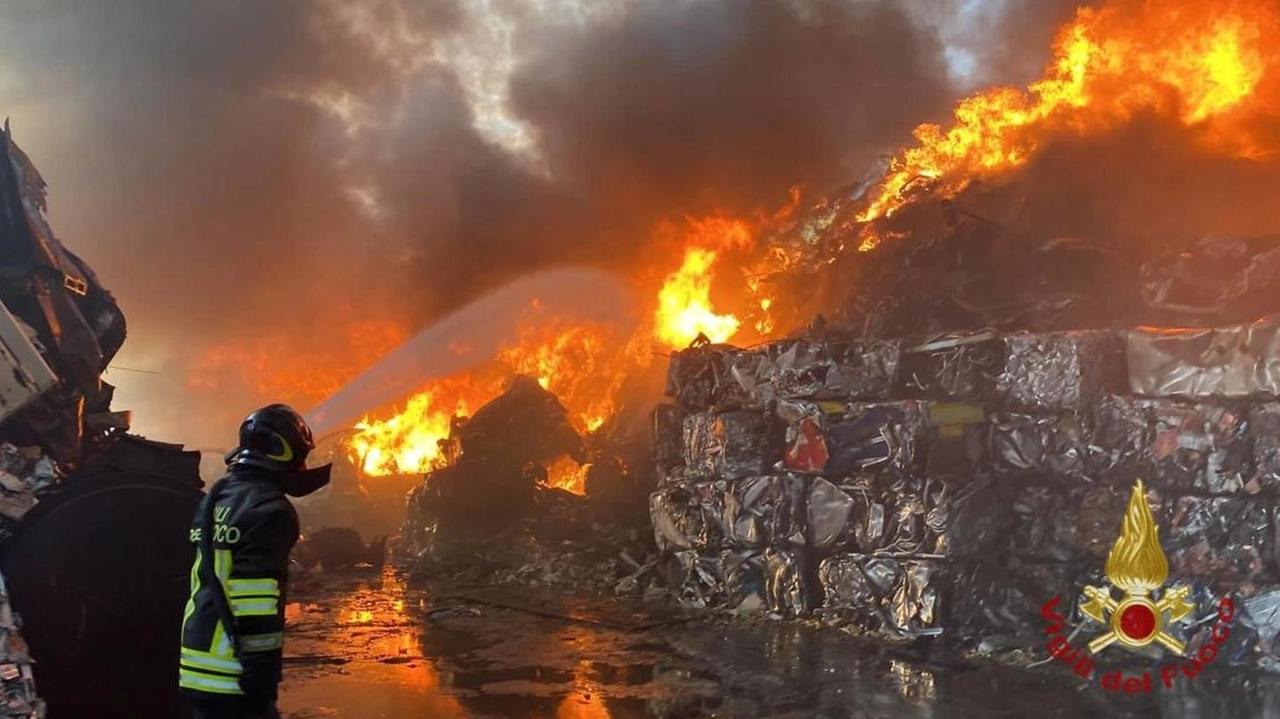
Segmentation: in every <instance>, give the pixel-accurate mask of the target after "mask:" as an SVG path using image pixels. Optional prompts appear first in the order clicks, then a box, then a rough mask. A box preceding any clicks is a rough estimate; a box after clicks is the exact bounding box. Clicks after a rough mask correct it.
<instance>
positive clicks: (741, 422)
mask: <svg viewBox="0 0 1280 719" xmlns="http://www.w3.org/2000/svg"><path fill="white" fill-rule="evenodd" d="M770 434H771V427H770V423H769V421H768V418H767V417H766V416H765V415H764V414H762V413H760V412H755V411H750V410H741V411H734V412H723V413H720V414H707V413H700V414H693V415H690V416H688V417H686V418H685V421H684V458H685V465H686V466H687V467H688V468H689V469H690V470H693V471H694V472H697V473H699V474H704V475H707V476H711V477H717V478H720V479H739V478H742V477H750V476H753V475H762V474H765V473H767V471H768V469H769V468H770V467H771V466H772V465H773V458H774V456H775V455H774V449H775V443H774V442H772V441H770V439H771V437H770Z"/></svg>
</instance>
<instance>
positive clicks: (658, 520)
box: [649, 482, 725, 552]
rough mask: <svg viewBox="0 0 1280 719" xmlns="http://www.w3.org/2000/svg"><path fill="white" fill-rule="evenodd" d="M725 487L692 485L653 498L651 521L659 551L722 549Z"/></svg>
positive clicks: (669, 488)
mask: <svg viewBox="0 0 1280 719" xmlns="http://www.w3.org/2000/svg"><path fill="white" fill-rule="evenodd" d="M724 491H725V490H724V485H723V484H722V483H717V482H690V483H688V484H684V485H671V486H666V487H662V488H660V489H658V490H657V491H656V492H653V493H652V494H650V495H649V519H650V521H651V522H652V524H653V536H654V541H655V542H656V544H657V546H658V549H659V550H660V551H664V552H673V551H678V550H687V549H708V548H719V547H721V546H722V545H723V544H724V542H725V538H724V527H725V519H724V516H725V508H724Z"/></svg>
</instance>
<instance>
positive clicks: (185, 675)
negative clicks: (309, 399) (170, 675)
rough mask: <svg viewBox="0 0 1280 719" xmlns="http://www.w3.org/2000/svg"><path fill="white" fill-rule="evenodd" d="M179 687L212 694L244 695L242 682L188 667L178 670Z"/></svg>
mask: <svg viewBox="0 0 1280 719" xmlns="http://www.w3.org/2000/svg"><path fill="white" fill-rule="evenodd" d="M178 686H180V687H182V688H183V689H194V690H196V691H200V692H209V693H212V694H244V691H243V690H241V689H240V682H239V681H237V680H236V679H234V678H232V677H220V676H218V675H216V674H206V673H204V672H198V671H196V670H194V669H188V668H186V667H181V668H179V669H178Z"/></svg>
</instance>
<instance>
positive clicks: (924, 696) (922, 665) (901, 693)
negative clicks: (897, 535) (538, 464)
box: [280, 572, 1280, 719]
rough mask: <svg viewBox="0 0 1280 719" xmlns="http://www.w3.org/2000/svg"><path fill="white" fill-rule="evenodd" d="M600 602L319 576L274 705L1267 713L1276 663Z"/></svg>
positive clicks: (402, 713) (362, 717)
mask: <svg viewBox="0 0 1280 719" xmlns="http://www.w3.org/2000/svg"><path fill="white" fill-rule="evenodd" d="M486 602H487V603H486ZM600 602H601V608H599V609H598V610H596V609H592V608H591V607H589V606H586V605H584V604H582V603H581V602H577V603H564V608H563V609H557V603H556V602H555V600H554V595H549V596H548V597H541V598H538V599H536V600H534V599H531V601H530V603H529V607H528V611H522V610H520V609H516V608H513V605H514V604H515V602H514V601H513V600H503V601H496V600H494V601H491V600H490V599H488V598H485V600H484V601H483V602H481V601H478V600H477V601H473V602H471V603H468V602H466V601H464V600H460V599H459V598H458V597H456V596H453V597H439V598H433V597H431V596H429V595H427V594H425V593H423V592H421V591H418V590H408V589H406V588H405V586H404V584H403V583H402V582H401V581H400V579H399V577H398V576H397V575H396V574H395V573H394V572H387V573H385V574H383V575H382V576H381V577H379V576H377V575H376V574H375V575H372V576H366V577H358V576H330V577H325V578H324V580H323V581H322V583H321V584H320V585H319V586H316V587H313V588H311V589H309V590H307V591H305V592H299V593H298V596H297V601H296V602H295V603H294V604H291V605H290V606H289V614H288V616H289V622H290V630H289V631H290V634H289V642H288V645H287V649H286V654H287V655H288V661H287V663H286V679H285V683H284V685H283V687H282V697H281V702H280V703H281V709H282V711H283V712H284V716H285V717H287V718H288V719H325V718H328V717H341V718H342V719H383V718H390V717H396V718H400V717H405V718H407V717H415V718H416V717H424V718H425V717H432V718H439V719H454V718H459V719H463V718H465V719H479V718H481V717H504V718H505V717H513V718H518V719H640V718H642V717H643V718H651V719H683V718H684V717H697V716H704V715H706V714H708V713H712V712H714V713H715V714H716V715H719V716H729V717H770V718H773V719H783V718H785V719H792V718H793V717H794V718H796V719H798V718H799V717H827V718H830V719H835V718H837V717H880V716H894V717H925V718H930V719H932V718H933V717H968V716H975V717H977V716H1003V717H1020V716H1035V715H1041V714H1049V715H1052V716H1064V717H1073V716H1095V715H1108V716H1110V715H1116V716H1142V717H1170V718H1173V717H1176V718H1177V719H1191V718H1195V717H1204V718H1206V719H1210V718H1212V719H1217V718H1218V717H1230V716H1262V717H1271V716H1275V717H1280V685H1278V684H1277V681H1276V680H1275V679H1273V678H1267V677H1257V676H1253V677H1244V676H1234V675H1229V674H1224V673H1219V674H1215V675H1210V674H1205V675H1202V676H1201V677H1199V678H1198V679H1197V681H1196V682H1194V683H1191V682H1184V683H1183V684H1182V685H1180V686H1178V687H1177V688H1176V690H1170V691H1168V692H1165V693H1161V692H1155V693H1153V694H1151V695H1149V696H1131V695H1123V694H1116V693H1113V692H1103V691H1101V690H1100V689H1098V688H1097V687H1096V686H1094V685H1092V684H1083V683H1081V682H1080V681H1079V680H1077V679H1076V678H1075V677H1074V676H1071V675H1070V674H1069V673H1066V674H1063V673H1061V672H1052V671H1048V670H1045V671H1020V670H1013V669H1007V668H1003V667H998V666H980V667H972V666H941V665H936V664H930V663H928V662H925V661H923V660H920V659H913V658H911V657H909V656H907V655H901V654H892V655H891V654H887V653H885V651H883V650H882V649H881V648H879V647H877V646H874V645H868V644H865V643H861V642H859V641H857V640H855V639H853V638H851V637H848V636H845V635H842V634H840V633H839V632H835V631H823V630H818V629H814V628H811V627H807V626H802V625H799V624H795V623H786V622H768V621H763V622H760V623H758V624H745V623H741V622H739V623H727V622H723V621H715V620H703V621H694V622H685V623H680V624H672V623H670V622H662V621H658V622H652V621H649V619H650V618H648V617H645V616H642V614H637V613H635V612H631V610H620V609H618V608H617V607H610V606H608V605H609V600H608V599H602V600H600ZM561 611H562V612H563V614H565V615H568V614H573V615H577V616H580V617H582V618H583V621H573V620H570V619H567V618H564V617H557V616H556V614H557V612H561ZM601 617H604V618H606V619H603V620H602V619H601ZM624 620H625V621H624ZM1053 668H1054V667H1049V669H1053Z"/></svg>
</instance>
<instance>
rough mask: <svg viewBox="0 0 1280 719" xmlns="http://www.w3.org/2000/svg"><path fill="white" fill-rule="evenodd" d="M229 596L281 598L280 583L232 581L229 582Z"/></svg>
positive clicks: (249, 580)
mask: <svg viewBox="0 0 1280 719" xmlns="http://www.w3.org/2000/svg"><path fill="white" fill-rule="evenodd" d="M227 596H229V597H232V598H235V597H251V596H266V597H278V596H280V583H279V582H278V581H276V580H274V579H232V580H229V581H228V582H227Z"/></svg>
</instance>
